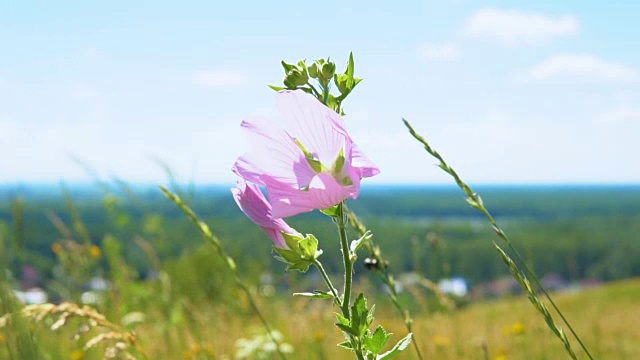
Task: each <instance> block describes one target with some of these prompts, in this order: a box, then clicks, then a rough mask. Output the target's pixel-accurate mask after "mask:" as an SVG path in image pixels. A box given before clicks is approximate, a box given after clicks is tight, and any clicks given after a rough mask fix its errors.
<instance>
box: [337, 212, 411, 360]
mask: <svg viewBox="0 0 640 360" xmlns="http://www.w3.org/2000/svg"><path fill="white" fill-rule="evenodd" d="M344 209H345V212H346V213H347V219H348V220H349V224H351V227H352V228H353V229H354V230H355V231H356V232H357V233H358V235H360V236H364V234H365V233H366V232H367V228H366V227H365V226H364V224H363V223H362V222H361V221H360V219H358V217H357V216H356V214H355V213H354V212H353V211H351V210H349V209H348V208H347V207H346V205H345V206H344ZM365 246H366V247H367V249H368V250H369V252H370V253H371V254H372V256H374V258H375V259H376V260H377V261H378V263H379V264H384V262H385V260H384V259H383V258H382V256H381V254H380V249H379V248H376V247H375V246H374V245H373V241H372V240H369V241H367V242H366V244H365ZM375 274H376V275H377V276H378V278H379V279H380V281H382V282H383V283H384V284H386V285H387V287H388V288H389V293H388V296H389V298H390V299H391V302H392V303H393V305H394V306H395V308H396V309H397V310H398V313H400V316H401V317H402V319H403V320H404V324H405V327H406V329H407V332H409V333H413V326H412V323H413V319H412V318H411V313H410V312H409V310H408V309H403V308H402V305H400V303H399V302H398V297H397V295H398V294H397V292H396V288H395V282H394V280H393V278H392V275H391V274H390V273H389V270H388V269H386V268H384V267H383V268H380V269H376V270H375ZM411 342H412V343H413V347H414V348H415V350H416V354H417V355H418V359H420V360H423V357H422V353H421V352H420V346H419V345H418V342H417V341H416V337H415V336H414V337H413V340H412V341H411Z"/></svg>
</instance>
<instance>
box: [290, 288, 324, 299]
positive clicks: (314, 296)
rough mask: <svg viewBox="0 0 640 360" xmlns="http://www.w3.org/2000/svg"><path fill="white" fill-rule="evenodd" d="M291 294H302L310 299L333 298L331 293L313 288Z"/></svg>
mask: <svg viewBox="0 0 640 360" xmlns="http://www.w3.org/2000/svg"><path fill="white" fill-rule="evenodd" d="M293 296H302V297H306V298H310V299H333V294H331V293H328V292H326V291H320V290H314V291H313V292H303V293H294V294H293Z"/></svg>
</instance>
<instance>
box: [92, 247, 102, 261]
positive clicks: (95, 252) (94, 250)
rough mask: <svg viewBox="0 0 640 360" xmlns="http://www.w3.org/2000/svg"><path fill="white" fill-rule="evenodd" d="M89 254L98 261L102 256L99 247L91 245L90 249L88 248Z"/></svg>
mask: <svg viewBox="0 0 640 360" xmlns="http://www.w3.org/2000/svg"><path fill="white" fill-rule="evenodd" d="M89 254H91V257H93V258H94V259H99V258H100V256H101V255H102V251H101V250H100V248H99V247H97V246H95V245H91V248H89Z"/></svg>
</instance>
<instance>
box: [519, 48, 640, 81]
mask: <svg viewBox="0 0 640 360" xmlns="http://www.w3.org/2000/svg"><path fill="white" fill-rule="evenodd" d="M558 76H570V77H574V78H580V79H584V80H596V81H603V80H604V81H615V82H625V81H633V80H636V79H637V78H638V71H637V70H636V69H633V68H631V67H629V66H627V65H624V64H621V63H617V62H613V61H607V60H603V59H601V58H599V57H596V56H593V55H588V54H561V55H556V56H553V57H550V58H548V59H547V60H545V61H543V62H541V63H540V64H538V65H535V66H533V67H532V68H530V69H529V70H527V71H526V72H525V77H526V78H528V79H533V80H544V79H549V78H553V77H558Z"/></svg>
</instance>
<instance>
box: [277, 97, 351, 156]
mask: <svg viewBox="0 0 640 360" xmlns="http://www.w3.org/2000/svg"><path fill="white" fill-rule="evenodd" d="M277 106H278V110H279V111H280V115H281V116H282V118H283V119H284V120H285V123H286V125H287V126H286V127H287V131H288V132H289V134H291V136H293V137H294V138H296V139H298V141H300V142H301V143H302V145H303V146H304V147H305V148H306V149H307V150H308V151H309V152H311V153H312V154H313V155H314V156H316V157H317V158H318V160H320V162H321V163H323V164H325V165H327V166H329V165H331V164H332V163H333V162H334V161H335V159H336V158H337V157H338V154H339V153H340V150H342V148H343V146H344V140H345V139H344V136H343V135H342V134H340V133H339V132H337V131H336V130H335V128H334V126H333V125H332V122H333V121H342V119H341V118H340V115H338V114H337V113H336V112H335V111H333V110H331V109H329V108H328V107H326V106H325V105H323V104H322V103H321V102H320V101H318V99H316V98H315V97H314V96H313V95H310V94H307V93H305V92H304V91H301V90H297V91H290V90H285V91H281V92H279V93H278V99H277Z"/></svg>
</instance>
